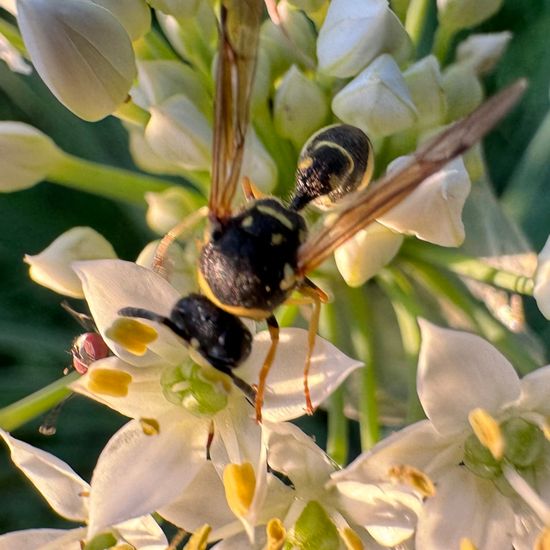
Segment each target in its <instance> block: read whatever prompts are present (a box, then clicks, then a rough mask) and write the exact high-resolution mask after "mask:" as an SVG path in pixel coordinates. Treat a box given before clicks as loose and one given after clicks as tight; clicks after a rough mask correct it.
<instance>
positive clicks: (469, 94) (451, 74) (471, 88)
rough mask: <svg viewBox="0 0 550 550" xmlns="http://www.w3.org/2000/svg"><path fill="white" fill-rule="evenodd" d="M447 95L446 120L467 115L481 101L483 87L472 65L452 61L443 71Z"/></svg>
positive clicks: (449, 120) (444, 87)
mask: <svg viewBox="0 0 550 550" xmlns="http://www.w3.org/2000/svg"><path fill="white" fill-rule="evenodd" d="M443 89H444V90H445V96H446V97H447V121H448V122H451V121H453V120H458V119H459V118H462V117H464V116H466V115H469V114H470V113H471V112H472V111H473V110H474V109H475V108H476V107H477V106H478V105H480V104H481V102H482V101H483V88H482V86H481V82H480V81H479V78H478V77H477V75H476V74H475V72H474V71H473V69H472V67H470V66H469V65H466V64H462V63H454V64H453V65H450V66H449V67H447V69H446V70H445V72H444V73H443Z"/></svg>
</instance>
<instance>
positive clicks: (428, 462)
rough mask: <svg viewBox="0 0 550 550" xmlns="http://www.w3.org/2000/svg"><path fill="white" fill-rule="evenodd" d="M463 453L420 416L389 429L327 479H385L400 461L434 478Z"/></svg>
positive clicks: (333, 481)
mask: <svg viewBox="0 0 550 550" xmlns="http://www.w3.org/2000/svg"><path fill="white" fill-rule="evenodd" d="M463 453H464V451H463V449H462V447H461V445H460V442H458V443H456V444H455V443H454V442H453V441H452V440H449V439H448V438H444V437H442V436H441V435H439V434H438V433H437V432H436V431H435V429H434V427H433V426H432V424H431V423H430V422H429V421H427V420H423V421H421V422H416V423H415V424H412V425H410V426H407V427H406V428H403V429H402V430H399V431H398V432H395V433H393V434H392V435H390V436H389V437H386V438H385V439H383V440H382V441H381V442H380V443H378V444H377V445H376V446H375V447H374V448H373V449H371V450H370V451H368V452H366V453H362V454H361V455H359V456H358V457H357V458H356V459H355V460H354V461H353V462H352V463H351V464H350V465H349V466H347V467H346V468H344V469H343V470H341V471H339V472H336V473H334V474H333V475H332V476H331V477H332V481H331V483H340V482H341V481H360V482H363V483H377V482H379V481H386V480H388V474H389V470H390V468H391V467H392V466H397V465H400V464H407V465H409V466H414V467H415V468H418V469H419V470H422V471H423V472H425V473H426V474H427V475H429V476H431V477H434V478H436V477H437V476H438V475H440V474H441V472H445V471H447V470H448V468H449V467H450V466H452V465H454V464H458V463H459V462H460V460H461V459H462V456H463Z"/></svg>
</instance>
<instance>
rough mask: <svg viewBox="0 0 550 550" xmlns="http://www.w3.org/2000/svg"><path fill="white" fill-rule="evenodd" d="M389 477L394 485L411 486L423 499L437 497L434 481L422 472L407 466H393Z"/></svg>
mask: <svg viewBox="0 0 550 550" xmlns="http://www.w3.org/2000/svg"><path fill="white" fill-rule="evenodd" d="M388 475H389V476H390V478H391V479H392V481H393V482H394V483H401V484H403V485H409V486H410V487H412V488H413V489H414V490H415V491H417V492H418V493H420V494H421V495H422V496H423V497H433V496H434V495H435V485H434V483H433V481H432V480H431V479H430V478H429V477H428V476H427V475H426V474H425V473H424V472H422V471H420V470H418V469H417V468H414V467H413V466H409V465H407V464H399V465H396V466H392V467H391V468H390V469H389V471H388Z"/></svg>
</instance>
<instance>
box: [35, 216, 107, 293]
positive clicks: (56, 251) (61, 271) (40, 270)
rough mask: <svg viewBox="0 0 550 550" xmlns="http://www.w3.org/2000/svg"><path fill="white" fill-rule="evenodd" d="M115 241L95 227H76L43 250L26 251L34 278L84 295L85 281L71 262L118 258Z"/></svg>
mask: <svg viewBox="0 0 550 550" xmlns="http://www.w3.org/2000/svg"><path fill="white" fill-rule="evenodd" d="M116 257H117V255H116V252H115V251H114V249H113V247H112V246H111V243H109V241H107V240H106V239H105V237H103V236H102V235H100V234H99V233H98V232H97V231H95V230H94V229H92V228H91V227H73V228H72V229H69V230H68V231H65V233H63V234H62V235H60V236H59V237H57V239H55V240H54V241H53V242H52V243H51V244H50V245H49V246H48V247H47V248H45V249H44V250H43V251H42V252H40V254H36V255H34V256H30V255H28V254H27V255H26V256H25V262H26V263H28V264H29V265H30V269H29V275H30V277H31V279H32V280H33V281H34V282H35V283H38V284H40V285H42V286H45V287H47V288H50V289H51V290H53V291H55V292H57V293H59V294H63V295H64V296H70V297H71V298H83V297H84V294H83V292H82V285H81V284H80V279H79V278H78V277H77V275H76V273H75V272H74V271H73V270H72V267H71V264H72V263H73V262H75V261H77V260H96V259H107V258H116Z"/></svg>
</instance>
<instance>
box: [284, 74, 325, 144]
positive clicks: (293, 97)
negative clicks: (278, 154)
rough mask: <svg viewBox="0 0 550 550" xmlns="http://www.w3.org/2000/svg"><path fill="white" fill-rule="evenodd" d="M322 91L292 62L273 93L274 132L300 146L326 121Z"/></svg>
mask: <svg viewBox="0 0 550 550" xmlns="http://www.w3.org/2000/svg"><path fill="white" fill-rule="evenodd" d="M327 115H328V102H327V97H326V95H325V93H324V92H323V90H322V89H321V88H320V87H319V86H318V85H317V84H316V83H315V82H314V81H313V80H310V79H309V78H307V77H306V75H305V74H304V73H302V72H301V71H300V69H298V68H297V67H296V65H292V67H291V68H290V69H289V70H288V71H287V72H286V74H285V75H284V77H283V79H282V81H281V83H280V85H279V87H278V88H277V90H276V92H275V98H274V104H273V118H274V122H275V128H276V129H277V132H278V133H279V134H280V135H281V136H283V137H286V138H288V139H290V140H291V141H292V142H293V143H294V144H295V145H296V146H298V147H300V146H301V145H302V144H303V143H305V142H306V140H307V138H308V137H309V136H310V135H311V134H312V133H313V132H314V131H315V130H317V129H318V128H320V127H321V126H322V125H323V123H324V122H325V121H326V118H327Z"/></svg>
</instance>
